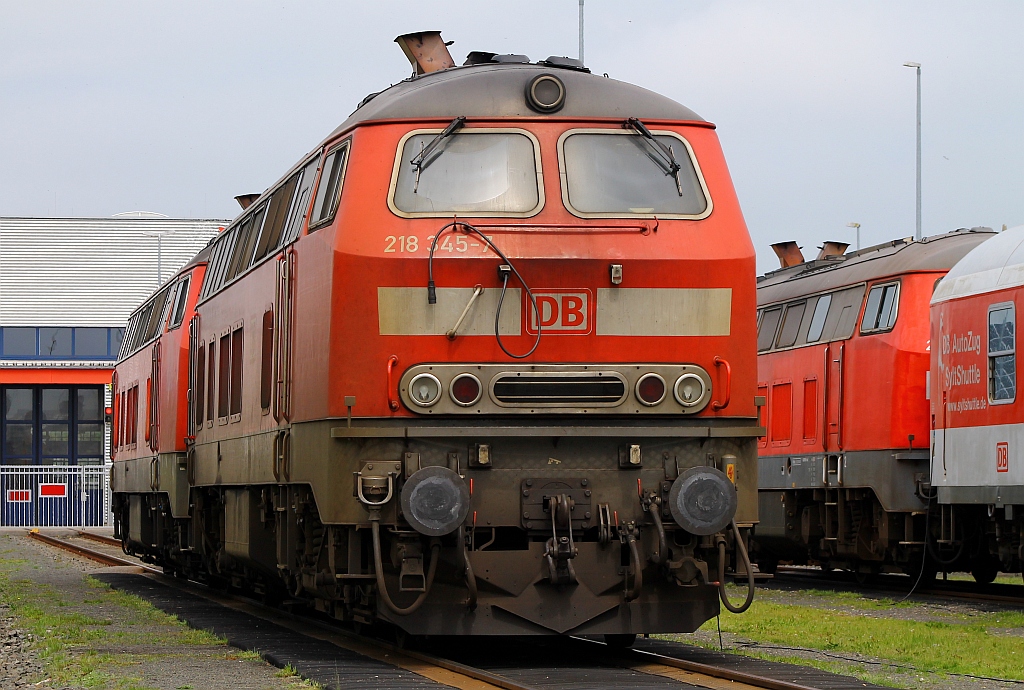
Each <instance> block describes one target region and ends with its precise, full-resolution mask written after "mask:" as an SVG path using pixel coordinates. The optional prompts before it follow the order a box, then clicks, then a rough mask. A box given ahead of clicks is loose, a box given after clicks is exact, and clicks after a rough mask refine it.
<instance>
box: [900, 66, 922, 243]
mask: <svg viewBox="0 0 1024 690" xmlns="http://www.w3.org/2000/svg"><path fill="white" fill-rule="evenodd" d="M903 66H904V67H912V68H914V69H915V70H916V71H917V231H916V232H915V233H914V239H916V240H919V239H921V63H920V62H904V63H903Z"/></svg>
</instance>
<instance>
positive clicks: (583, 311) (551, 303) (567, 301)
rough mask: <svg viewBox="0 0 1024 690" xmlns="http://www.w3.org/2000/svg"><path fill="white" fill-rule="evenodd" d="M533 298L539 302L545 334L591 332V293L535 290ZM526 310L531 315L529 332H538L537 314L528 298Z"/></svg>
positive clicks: (585, 291) (538, 307)
mask: <svg viewBox="0 0 1024 690" xmlns="http://www.w3.org/2000/svg"><path fill="white" fill-rule="evenodd" d="M533 296H534V298H536V300H537V311H539V312H540V325H541V327H542V328H543V331H544V332H545V333H548V332H556V333H557V332H562V333H579V334H586V333H589V332H590V322H591V318H590V303H591V299H590V291H589V290H579V291H576V292H548V291H545V290H534V291H533ZM526 310H527V312H528V313H529V314H530V319H529V322H528V323H529V327H528V328H527V332H530V333H536V332H537V312H535V311H534V310H533V306H532V305H531V304H529V298H527V304H526Z"/></svg>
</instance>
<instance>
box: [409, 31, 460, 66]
mask: <svg viewBox="0 0 1024 690" xmlns="http://www.w3.org/2000/svg"><path fill="white" fill-rule="evenodd" d="M395 43H397V44H398V45H399V46H400V47H401V48H402V52H403V53H405V57H407V58H409V62H410V63H412V67H413V70H415V72H416V75H417V76H418V75H420V74H429V73H430V72H437V71H439V70H443V69H448V68H449V67H454V66H455V61H454V60H452V56H451V54H450V53H449V52H448V45H450V44H447V43H445V42H444V41H443V40H442V39H441V32H440V31H418V32H416V33H412V34H402V35H401V36H399V37H398V38H396V39H395Z"/></svg>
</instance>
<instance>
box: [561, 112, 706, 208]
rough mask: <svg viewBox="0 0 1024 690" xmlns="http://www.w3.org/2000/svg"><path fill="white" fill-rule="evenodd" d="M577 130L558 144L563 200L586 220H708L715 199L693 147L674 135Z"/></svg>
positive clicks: (617, 130)
mask: <svg viewBox="0 0 1024 690" xmlns="http://www.w3.org/2000/svg"><path fill="white" fill-rule="evenodd" d="M643 131H644V132H646V133H647V134H650V135H651V137H650V138H648V137H647V136H646V134H641V132H640V131H638V130H633V129H629V130H625V129H582V130H580V129H577V130H570V131H568V132H566V133H565V134H563V135H562V136H561V137H560V138H559V140H558V167H559V174H560V176H561V181H562V201H563V203H564V204H565V207H566V209H568V211H569V212H570V213H572V214H573V215H575V216H578V217H580V218H623V217H626V218H628V217H632V216H644V217H650V216H655V215H656V216H657V217H658V218H690V219H699V218H704V217H706V216H707V215H709V214H710V213H711V202H710V198H711V197H710V195H709V194H708V190H707V185H706V184H705V183H704V178H703V175H702V174H701V172H700V168H699V167H698V166H697V163H696V161H695V158H694V155H693V151H692V150H691V149H690V144H689V142H687V141H686V140H685V139H683V138H682V137H681V136H679V135H678V134H676V133H674V132H668V131H654V132H649V131H648V130H647V129H646V128H644V130H643Z"/></svg>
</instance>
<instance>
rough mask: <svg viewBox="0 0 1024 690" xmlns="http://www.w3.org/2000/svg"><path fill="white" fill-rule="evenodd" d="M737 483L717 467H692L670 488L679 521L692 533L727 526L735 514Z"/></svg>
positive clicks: (670, 502) (702, 533)
mask: <svg viewBox="0 0 1024 690" xmlns="http://www.w3.org/2000/svg"><path fill="white" fill-rule="evenodd" d="M736 506H737V498H736V487H735V485H733V483H732V482H731V481H729V478H728V477H726V476H725V474H724V473H723V472H722V471H721V470H718V469H716V468H714V467H691V468H690V469H688V470H686V471H685V472H683V473H682V474H681V475H679V476H678V477H677V478H676V480H675V481H674V482H673V483H672V489H671V490H670V491H669V492H668V507H669V510H670V511H672V517H673V519H675V521H676V524H678V525H679V526H680V527H682V528H683V529H685V530H686V531H687V532H689V533H690V534H696V535H698V536H707V535H709V534H714V533H715V532H721V531H722V530H723V529H725V528H726V527H727V526H728V525H729V523H730V522H731V521H732V519H733V517H734V516H735V515H736Z"/></svg>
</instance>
